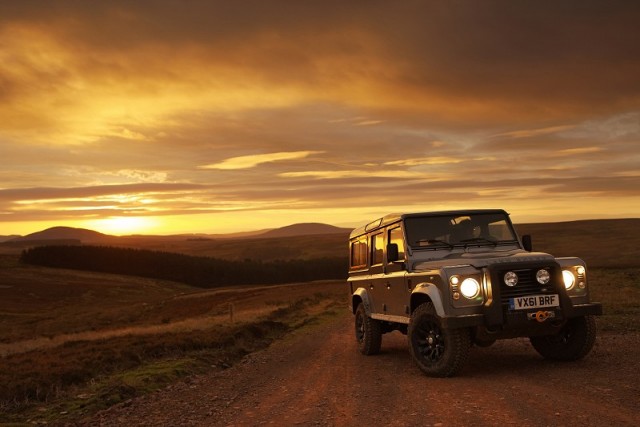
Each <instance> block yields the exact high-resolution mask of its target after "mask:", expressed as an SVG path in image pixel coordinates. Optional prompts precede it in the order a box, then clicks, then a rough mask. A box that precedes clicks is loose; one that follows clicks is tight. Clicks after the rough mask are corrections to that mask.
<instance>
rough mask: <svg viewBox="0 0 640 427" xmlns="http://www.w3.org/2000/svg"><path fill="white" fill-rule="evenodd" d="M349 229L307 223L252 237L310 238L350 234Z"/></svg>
mask: <svg viewBox="0 0 640 427" xmlns="http://www.w3.org/2000/svg"><path fill="white" fill-rule="evenodd" d="M350 232H351V229H350V228H340V227H334V226H333V225H328V224H322V223H319V222H309V223H300V224H292V225H288V226H286V227H281V228H276V229H275V230H270V231H267V232H265V233H262V234H260V235H257V236H253V237H266V238H273V237H292V236H311V235H316V234H338V233H343V234H344V233H350Z"/></svg>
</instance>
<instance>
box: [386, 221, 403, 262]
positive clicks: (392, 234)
mask: <svg viewBox="0 0 640 427" xmlns="http://www.w3.org/2000/svg"><path fill="white" fill-rule="evenodd" d="M389 243H395V244H396V245H398V258H399V259H401V260H403V259H404V239H403V237H402V228H400V227H396V228H394V229H392V230H389Z"/></svg>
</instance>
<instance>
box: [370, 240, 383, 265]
mask: <svg viewBox="0 0 640 427" xmlns="http://www.w3.org/2000/svg"><path fill="white" fill-rule="evenodd" d="M382 236H383V234H382V233H380V234H374V235H373V236H371V265H375V264H382V259H383V257H384V250H383V248H384V243H383V241H382Z"/></svg>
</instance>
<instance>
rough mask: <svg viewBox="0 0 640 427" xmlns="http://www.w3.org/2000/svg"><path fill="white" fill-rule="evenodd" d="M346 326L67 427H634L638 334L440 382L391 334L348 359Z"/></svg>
mask: <svg viewBox="0 0 640 427" xmlns="http://www.w3.org/2000/svg"><path fill="white" fill-rule="evenodd" d="M352 325H353V316H351V315H350V314H349V313H344V314H343V315H340V316H338V317H337V318H333V319H331V320H330V321H324V322H323V323H321V324H318V325H314V326H309V327H305V328H303V329H301V330H298V331H296V332H294V333H293V334H291V335H289V336H288V337H287V338H286V339H284V340H281V341H278V342H276V343H274V344H273V345H271V346H270V347H269V348H267V349H266V350H263V351H260V352H257V353H254V354H252V355H249V356H247V357H246V358H244V359H243V360H242V361H241V362H240V363H238V364H236V365H235V366H233V367H231V368H229V369H226V370H222V371H219V370H218V371H212V372H211V373H209V374H207V375H201V376H197V377H193V378H190V379H189V380H187V381H184V382H180V383H177V384H175V385H172V386H169V387H167V388H165V389H163V390H160V391H158V392H156V393H153V394H150V395H147V396H144V397H140V398H136V399H133V400H131V401H127V402H125V403H123V404H120V405H117V406H114V407H112V408H110V409H108V410H105V411H102V412H100V413H98V414H96V415H94V416H92V417H91V418H87V419H84V420H81V421H79V422H77V423H74V424H73V425H92V426H95V425H101V426H116V425H117V426H121V425H145V426H166V425H185V426H187V425H188V426H257V425H275V426H295V425H304V426H314V425H318V426H353V425H365V426H378V425H385V426H472V425H473V426H496V425H518V426H602V425H609V426H638V425H640V411H639V410H638V408H639V407H640V387H639V385H638V380H639V374H638V372H639V371H640V369H639V368H640V361H639V357H638V356H639V354H638V353H639V350H638V349H640V334H637V333H634V334H626V335H617V334H600V335H599V336H598V339H597V341H596V345H595V347H594V349H593V350H592V352H591V353H590V354H589V355H588V356H587V357H586V358H585V359H584V360H581V361H578V362H571V363H560V362H549V361H545V360H543V359H542V358H541V357H540V356H539V355H538V354H537V353H536V352H535V351H534V350H533V348H532V347H531V345H530V344H529V342H528V340H527V339H517V340H505V341H499V342H497V343H496V344H494V345H493V346H491V347H489V348H477V347H474V348H472V350H471V353H470V356H469V362H468V364H467V366H466V368H465V369H464V370H463V371H462V373H461V374H460V376H458V377H455V378H448V379H440V378H428V377H425V376H423V375H422V374H421V373H420V372H419V370H418V369H417V368H416V367H415V366H414V365H413V363H412V361H411V359H410V356H409V351H408V346H407V340H406V337H405V336H403V335H401V334H400V333H398V332H394V333H392V334H387V335H384V337H383V341H382V352H381V354H379V355H376V356H363V355H361V354H359V353H358V352H357V351H356V344H355V339H354V337H353V333H352V329H353V326H352Z"/></svg>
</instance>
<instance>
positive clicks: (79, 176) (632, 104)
mask: <svg viewBox="0 0 640 427" xmlns="http://www.w3.org/2000/svg"><path fill="white" fill-rule="evenodd" d="M464 3H465V2H463V3H456V4H449V3H447V2H429V1H427V2H419V3H411V4H403V5H398V4H395V3H393V2H373V3H366V4H364V3H360V2H354V3H350V2H347V3H345V2H335V3H333V2H328V3H327V2H282V3H281V2H278V1H276V2H262V1H239V2H216V1H213V2H209V1H207V2H200V1H195V2H189V3H182V2H174V1H164V0H160V1H158V2H155V3H154V5H153V7H152V6H151V5H150V4H148V3H145V2H125V1H110V2H79V3H77V2H43V3H31V2H5V3H3V5H2V6H0V100H1V101H2V102H0V158H1V159H2V164H3V167H2V169H0V235H10V234H28V233H32V232H36V231H39V230H41V229H43V228H47V227H51V226H56V225H66V226H72V227H83V228H91V229H95V230H97V231H100V232H103V233H108V234H118V235H121V234H134V233H136V234H137V233H144V234H173V233H226V232H236V231H247V230H255V229H262V228H273V227H280V226H285V225H288V224H291V223H294V222H326V223H330V224H334V225H338V226H356V225H360V224H361V223H363V222H364V221H368V220H370V219H371V218H372V217H375V216H379V215H383V214H386V213H389V212H392V211H424V210H434V209H454V208H504V209H506V210H507V211H509V212H510V213H511V214H512V216H513V219H514V221H515V222H539V221H563V220H574V219H587V218H622V217H639V216H640V87H639V86H638V84H637V82H638V75H639V70H640V44H639V43H637V39H638V37H637V36H639V35H640V31H639V30H638V25H637V22H638V18H639V17H640V7H639V6H638V5H636V4H635V3H633V2H626V3H615V5H613V4H611V5H606V6H605V4H604V3H603V4H602V6H599V5H598V4H595V3H594V4H591V2H586V3H585V2H575V3H571V2H570V3H571V6H566V7H563V6H562V5H557V4H554V3H549V4H533V3H517V4H510V5H509V7H508V8H507V7H506V6H505V5H504V4H501V3H490V2H489V3H482V4H478V3H477V2H473V1H469V2H468V3H467V4H466V5H464ZM602 7H606V13H604V11H603V10H601V8H602Z"/></svg>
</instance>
